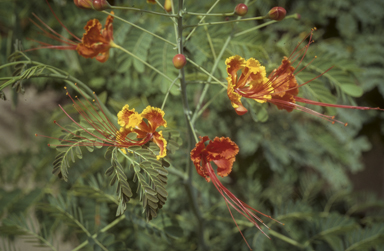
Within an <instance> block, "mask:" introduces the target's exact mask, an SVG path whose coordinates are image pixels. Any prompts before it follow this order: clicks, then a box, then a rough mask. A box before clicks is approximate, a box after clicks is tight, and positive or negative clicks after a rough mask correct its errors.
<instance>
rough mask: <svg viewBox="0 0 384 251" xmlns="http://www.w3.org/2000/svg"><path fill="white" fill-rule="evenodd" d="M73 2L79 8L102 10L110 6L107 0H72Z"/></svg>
mask: <svg viewBox="0 0 384 251" xmlns="http://www.w3.org/2000/svg"><path fill="white" fill-rule="evenodd" d="M73 2H74V3H75V5H76V6H77V7H79V8H81V9H93V10H97V11H102V10H106V9H109V8H110V7H111V6H110V5H109V3H108V2H107V0H73Z"/></svg>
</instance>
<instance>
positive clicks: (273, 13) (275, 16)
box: [268, 7, 287, 21]
mask: <svg viewBox="0 0 384 251" xmlns="http://www.w3.org/2000/svg"><path fill="white" fill-rule="evenodd" d="M286 14H287V11H286V10H285V9H284V8H283V7H273V8H272V9H271V10H270V11H269V12H268V17H269V18H270V19H272V20H276V21H281V20H283V19H284V18H285V15H286Z"/></svg>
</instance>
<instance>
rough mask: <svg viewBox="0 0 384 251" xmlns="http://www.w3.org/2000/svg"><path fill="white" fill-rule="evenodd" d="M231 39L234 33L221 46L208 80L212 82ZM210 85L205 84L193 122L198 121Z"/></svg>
mask: <svg viewBox="0 0 384 251" xmlns="http://www.w3.org/2000/svg"><path fill="white" fill-rule="evenodd" d="M231 39H232V34H231V35H229V36H228V38H227V40H226V41H225V43H224V45H223V48H221V51H220V53H219V55H218V57H217V59H216V61H215V64H214V65H213V67H212V70H211V73H210V74H209V78H208V80H207V82H210V81H211V80H212V78H213V74H214V73H215V71H216V69H217V66H218V64H219V61H220V60H221V57H222V56H223V54H224V51H225V50H226V48H227V46H228V44H229V42H230V41H231ZM222 85H223V87H224V88H225V89H227V88H228V87H227V86H226V85H224V84H222ZM209 86H210V85H208V84H206V85H205V86H204V89H203V92H202V93H201V96H200V99H199V102H198V104H197V106H196V109H195V112H194V114H193V116H192V124H194V122H195V121H196V118H197V116H198V113H199V112H200V111H199V110H200V107H201V105H202V103H203V100H204V98H205V95H206V94H207V92H208V89H209ZM201 112H202V111H201Z"/></svg>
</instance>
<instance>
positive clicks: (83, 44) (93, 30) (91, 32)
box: [26, 2, 115, 63]
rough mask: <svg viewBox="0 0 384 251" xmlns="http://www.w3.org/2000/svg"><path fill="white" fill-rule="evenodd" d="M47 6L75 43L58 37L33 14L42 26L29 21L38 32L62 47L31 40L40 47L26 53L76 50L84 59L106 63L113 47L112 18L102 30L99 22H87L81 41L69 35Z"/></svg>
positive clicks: (60, 36)
mask: <svg viewBox="0 0 384 251" xmlns="http://www.w3.org/2000/svg"><path fill="white" fill-rule="evenodd" d="M47 4H48V6H49V8H50V9H51V12H52V13H53V15H54V16H55V18H56V20H57V21H58V22H59V23H60V24H61V26H63V28H64V29H65V30H66V31H67V32H68V33H69V34H70V35H71V36H72V37H73V38H74V39H76V40H77V41H72V40H70V39H68V38H66V37H64V36H62V35H60V34H59V33H57V32H56V31H54V30H53V29H52V28H51V27H49V26H48V25H47V24H46V23H44V22H43V21H42V20H41V19H40V18H39V17H38V16H36V15H35V14H33V15H34V17H35V18H36V19H37V20H38V21H39V22H40V23H41V24H42V25H43V27H41V26H39V25H38V24H37V23H36V22H34V21H33V20H31V22H32V23H33V24H35V25H36V26H37V27H38V28H39V29H40V30H42V31H43V32H44V34H45V35H46V36H47V37H49V38H52V39H55V40H57V41H59V42H61V43H62V44H63V45H50V44H48V43H44V42H41V41H36V40H33V39H31V40H33V41H35V42H38V43H39V44H40V45H41V46H40V47H38V48H33V49H29V50H26V51H32V50H38V49H58V50H76V51H77V52H78V53H79V55H80V56H83V57H85V58H96V60H98V61H99V62H102V63H104V62H105V61H107V59H108V57H109V49H110V48H111V47H113V46H114V45H115V44H114V42H113V25H112V22H113V16H108V17H107V21H106V23H105V26H104V29H102V25H101V24H100V22H99V20H97V19H92V20H89V21H88V22H87V24H86V25H85V27H84V29H85V33H84V34H83V37H82V39H80V38H78V37H77V36H76V35H74V34H73V33H71V32H70V31H69V30H68V28H67V27H65V26H64V24H63V23H62V22H61V21H60V20H59V18H58V17H57V16H56V14H55V12H54V11H53V9H52V8H51V6H50V5H49V3H48V2H47ZM111 14H112V15H113V14H114V13H113V11H111ZM44 27H45V28H44Z"/></svg>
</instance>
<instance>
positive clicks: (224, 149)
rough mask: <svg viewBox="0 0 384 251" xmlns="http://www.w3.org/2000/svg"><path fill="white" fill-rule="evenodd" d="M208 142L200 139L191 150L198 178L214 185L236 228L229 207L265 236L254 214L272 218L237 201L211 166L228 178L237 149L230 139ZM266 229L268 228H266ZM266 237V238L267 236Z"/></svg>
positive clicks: (205, 139) (259, 220)
mask: <svg viewBox="0 0 384 251" xmlns="http://www.w3.org/2000/svg"><path fill="white" fill-rule="evenodd" d="M208 140H209V138H208V136H204V137H200V141H199V142H198V143H197V144H196V146H195V148H194V149H192V151H191V160H192V161H193V163H194V165H195V167H196V171H197V173H198V174H199V175H200V176H202V177H204V178H205V179H206V180H207V182H210V181H212V183H213V184H214V185H215V187H216V189H217V190H218V191H219V193H220V194H221V195H222V196H223V198H224V200H225V203H226V204H227V207H228V210H229V212H230V214H231V217H232V219H233V221H234V222H235V224H236V226H237V223H236V220H235V218H234V217H233V215H232V212H231V208H230V207H229V206H231V207H232V208H234V209H235V210H236V211H237V212H239V213H240V214H242V215H243V216H244V217H245V218H246V219H247V220H249V221H250V222H252V223H253V224H254V225H255V226H256V227H257V228H258V229H259V230H260V231H261V232H262V233H263V234H265V233H264V231H263V230H262V229H261V227H260V226H259V225H258V223H257V221H258V222H260V223H262V224H263V225H264V226H266V225H265V223H264V222H263V221H262V220H261V219H260V218H259V217H258V216H257V215H256V214H255V213H258V214H261V215H263V216H265V217H268V218H270V219H273V218H272V217H271V216H269V215H266V214H263V213H261V212H259V211H257V210H256V209H254V208H252V207H251V206H249V205H247V204H246V203H244V202H242V201H241V200H239V199H238V198H237V197H236V196H235V195H234V194H232V193H231V192H230V191H229V190H228V189H227V188H226V187H224V185H223V184H222V183H221V182H220V180H219V179H218V178H217V176H216V174H215V172H214V170H213V168H212V165H211V161H213V163H215V164H216V166H217V174H218V175H219V176H221V177H226V176H228V174H229V173H230V172H231V171H232V166H233V163H234V162H235V160H236V157H235V156H236V154H237V153H238V152H239V147H238V146H237V145H236V143H235V142H233V141H232V140H231V139H230V138H224V137H221V138H218V137H216V138H214V140H209V142H208V144H207V145H206V144H205V143H206V142H207V141H208ZM273 220H275V219H273ZM275 221H276V220H275ZM277 222H278V221H277ZM279 223H280V222H279ZM266 227H267V228H268V226H266ZM237 228H238V229H239V231H240V233H241V235H242V236H243V238H244V235H243V233H242V232H241V230H240V228H239V227H238V226H237ZM265 235H266V234H265ZM266 236H267V237H268V235H266ZM268 238H269V237H268ZM244 240H245V242H246V243H247V245H248V242H247V240H246V239H245V238H244ZM248 247H249V245H248ZM249 248H250V247H249Z"/></svg>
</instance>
